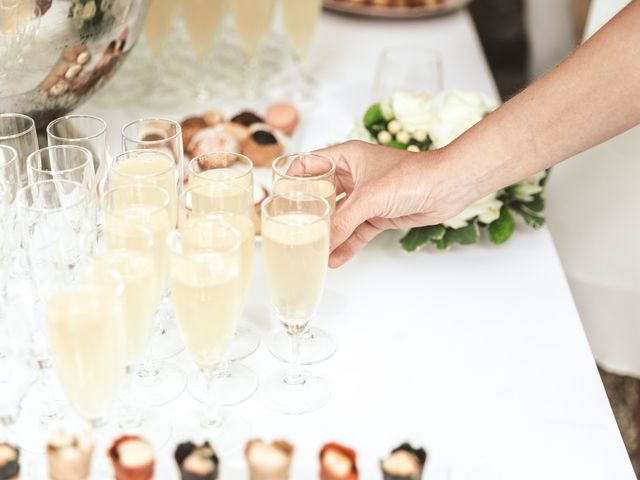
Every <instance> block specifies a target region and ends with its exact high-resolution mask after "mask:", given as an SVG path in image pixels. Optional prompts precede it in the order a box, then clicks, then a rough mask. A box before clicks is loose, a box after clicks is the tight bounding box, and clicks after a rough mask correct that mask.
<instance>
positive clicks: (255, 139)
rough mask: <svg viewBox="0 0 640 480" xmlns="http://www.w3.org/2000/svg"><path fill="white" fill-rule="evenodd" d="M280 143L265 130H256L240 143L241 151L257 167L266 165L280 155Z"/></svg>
mask: <svg viewBox="0 0 640 480" xmlns="http://www.w3.org/2000/svg"><path fill="white" fill-rule="evenodd" d="M282 151H283V149H282V145H280V144H279V143H278V140H277V139H276V137H275V136H274V135H273V134H272V133H271V132H267V131H265V130H257V131H255V132H253V134H251V136H250V137H249V138H247V140H246V141H245V142H244V144H243V145H242V153H244V154H245V155H246V156H247V157H249V158H250V159H251V161H252V162H253V164H254V165H255V166H258V167H268V166H270V165H271V162H273V160H275V159H276V158H277V157H279V156H280V155H282Z"/></svg>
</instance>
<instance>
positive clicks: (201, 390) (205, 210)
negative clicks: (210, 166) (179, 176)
mask: <svg viewBox="0 0 640 480" xmlns="http://www.w3.org/2000/svg"><path fill="white" fill-rule="evenodd" d="M253 210H254V209H253V202H252V201H251V194H250V193H249V191H248V190H246V189H244V188H242V187H240V186H238V185H234V184H230V183H209V184H203V185H197V186H195V187H191V188H190V189H188V190H187V191H185V192H184V193H183V194H182V196H181V201H180V225H181V226H185V225H188V224H189V223H190V222H193V221H196V222H197V221H199V220H200V219H207V218H212V217H219V218H222V219H224V221H226V222H227V223H228V224H229V225H231V226H233V227H234V228H235V229H236V230H238V233H239V235H240V254H241V257H242V265H241V268H242V269H241V272H240V273H241V276H242V304H243V305H245V304H246V301H247V299H248V297H249V289H250V287H251V278H252V272H253V253H254V250H255V226H254V222H253ZM259 344H260V337H259V336H258V335H257V334H255V333H253V331H252V330H251V329H246V328H245V329H244V330H240V329H239V328H236V330H235V331H234V335H233V338H232V341H231V343H230V345H229V346H228V347H227V349H226V351H225V355H224V357H223V358H222V359H221V361H220V362H219V363H218V365H217V366H216V368H217V370H216V379H217V383H218V388H217V390H218V392H219V401H220V403H221V404H222V405H234V404H236V403H240V402H242V401H244V400H246V399H247V398H249V397H250V396H251V395H253V394H254V393H255V391H256V390H257V388H258V378H257V377H256V374H255V373H254V372H253V370H251V369H250V368H247V367H245V366H244V365H239V364H237V363H232V362H236V361H238V360H241V359H243V358H246V357H247V356H249V355H250V354H252V353H253V352H254V351H255V350H256V349H257V348H258V345H259ZM187 387H188V389H189V393H191V395H192V396H194V397H195V398H197V399H198V400H202V399H203V398H204V396H205V394H206V388H205V385H204V384H203V382H202V377H201V376H200V375H197V374H196V375H192V376H190V377H189V382H188V384H187Z"/></svg>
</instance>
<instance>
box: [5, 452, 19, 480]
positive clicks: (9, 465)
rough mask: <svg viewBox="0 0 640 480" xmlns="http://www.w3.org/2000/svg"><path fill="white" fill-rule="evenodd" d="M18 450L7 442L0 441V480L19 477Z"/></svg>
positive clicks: (12, 479)
mask: <svg viewBox="0 0 640 480" xmlns="http://www.w3.org/2000/svg"><path fill="white" fill-rule="evenodd" d="M19 462H20V450H19V449H18V448H17V447H14V446H13V445H9V444H8V443H0V480H19V479H20V463H19Z"/></svg>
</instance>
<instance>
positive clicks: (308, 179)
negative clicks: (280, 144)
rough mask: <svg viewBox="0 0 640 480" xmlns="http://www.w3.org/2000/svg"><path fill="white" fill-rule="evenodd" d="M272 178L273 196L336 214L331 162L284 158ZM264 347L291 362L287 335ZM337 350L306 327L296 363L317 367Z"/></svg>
mask: <svg viewBox="0 0 640 480" xmlns="http://www.w3.org/2000/svg"><path fill="white" fill-rule="evenodd" d="M272 175H273V193H274V194H281V193H288V192H302V193H311V194H315V195H318V196H319V197H322V198H324V199H325V200H326V201H327V203H329V207H330V212H331V213H333V211H334V210H335V205H336V187H335V176H336V164H335V162H334V161H333V160H332V159H330V158H328V157H324V156H322V155H317V154H315V153H295V154H292V155H283V156H281V157H278V158H276V159H275V160H274V162H273V165H272ZM266 343H267V347H268V348H269V351H270V352H271V354H272V355H273V356H275V357H276V358H278V359H279V360H282V361H285V362H288V361H290V360H291V358H290V356H291V347H290V342H289V338H288V334H287V333H286V332H283V331H281V330H278V331H275V332H273V333H272V334H271V335H270V336H269V338H268V339H267V342H266ZM337 348H338V342H337V341H336V339H335V338H334V337H333V336H332V335H330V334H329V333H327V332H326V331H324V330H322V329H320V328H317V327H308V328H307V329H305V331H304V332H303V333H302V334H301V335H300V353H299V355H300V356H299V358H298V361H299V362H300V363H301V364H303V365H312V364H314V363H319V362H322V361H324V360H326V359H328V358H330V357H331V356H332V355H333V354H334V353H335V352H336V350H337Z"/></svg>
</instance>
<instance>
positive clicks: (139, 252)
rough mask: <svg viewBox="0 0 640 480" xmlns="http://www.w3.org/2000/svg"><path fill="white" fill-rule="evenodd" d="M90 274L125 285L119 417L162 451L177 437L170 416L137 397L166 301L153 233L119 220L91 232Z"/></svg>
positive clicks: (127, 430) (121, 425)
mask: <svg viewBox="0 0 640 480" xmlns="http://www.w3.org/2000/svg"><path fill="white" fill-rule="evenodd" d="M87 249H88V250H89V252H91V255H92V256H91V259H90V260H89V269H88V271H89V273H90V275H94V276H95V275H96V274H97V275H102V274H104V272H110V271H112V272H115V273H116V274H118V275H119V276H120V278H121V279H122V284H123V294H122V300H123V302H122V303H123V314H124V321H125V322H124V323H125V330H126V332H125V338H126V362H127V368H126V372H127V379H126V385H125V388H123V389H122V393H121V395H120V400H121V405H122V408H121V409H120V411H119V414H118V415H117V424H118V429H119V430H120V431H121V433H127V434H136V435H140V436H142V437H143V438H146V439H149V441H151V442H152V443H153V445H154V447H155V448H156V449H159V448H160V447H162V445H164V444H165V443H166V442H167V440H169V436H170V435H171V422H170V421H169V419H167V418H166V417H162V416H158V415H154V414H153V413H152V411H150V410H149V409H142V408H140V406H139V405H138V399H137V397H136V396H135V392H136V388H135V386H136V384H137V382H138V381H139V377H138V375H137V374H136V373H137V371H138V366H139V363H140V361H141V359H142V356H143V354H144V352H145V349H146V346H147V344H148V341H149V337H150V336H151V332H152V327H153V319H154V316H155V311H156V307H157V305H158V302H159V301H160V295H161V290H160V282H159V281H158V273H159V272H157V270H156V261H155V253H156V250H155V240H154V235H153V232H152V231H151V230H150V229H149V228H147V227H144V226H141V225H137V224H134V223H125V222H117V221H116V222H114V218H111V219H110V221H109V223H108V224H107V225H105V230H104V234H103V235H98V231H97V230H96V231H94V232H91V234H90V235H89V238H88V239H87Z"/></svg>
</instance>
